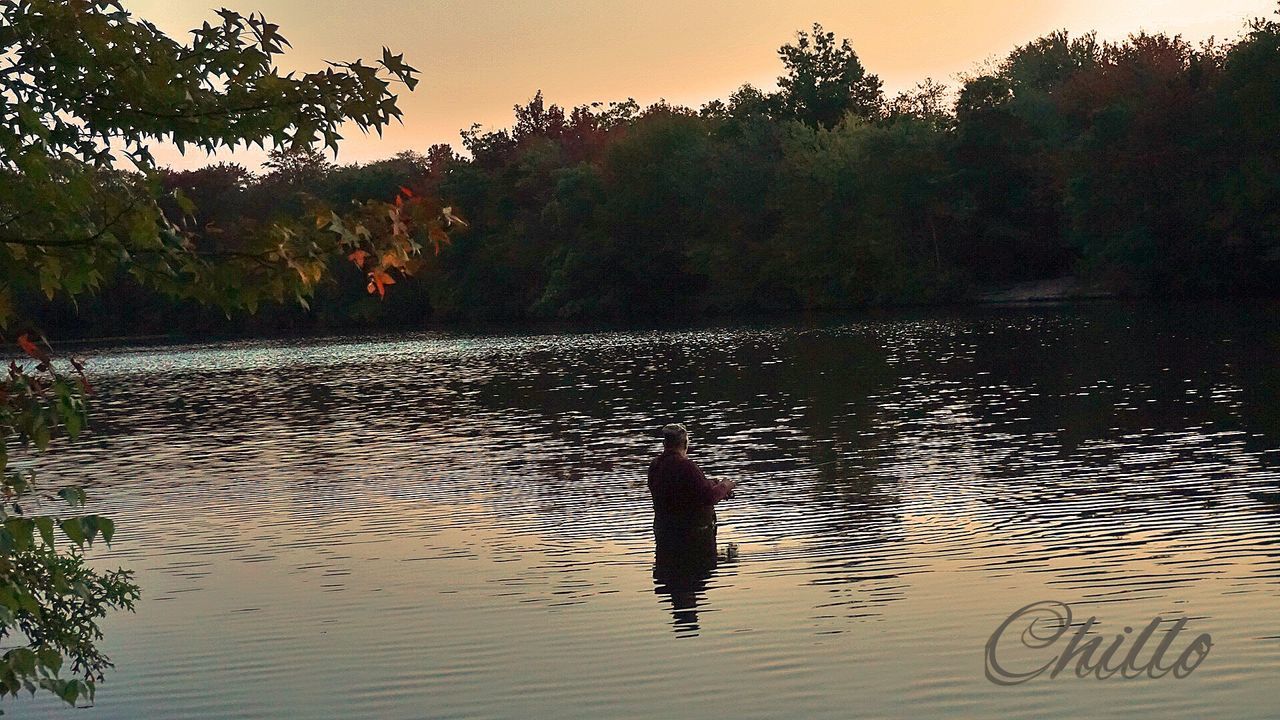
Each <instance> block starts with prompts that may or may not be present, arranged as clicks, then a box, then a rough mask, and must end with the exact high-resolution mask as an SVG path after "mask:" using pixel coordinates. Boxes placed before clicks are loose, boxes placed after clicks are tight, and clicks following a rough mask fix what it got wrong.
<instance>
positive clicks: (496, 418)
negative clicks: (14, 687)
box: [4, 304, 1280, 719]
mask: <svg viewBox="0 0 1280 720" xmlns="http://www.w3.org/2000/svg"><path fill="white" fill-rule="evenodd" d="M90 371H91V374H92V377H93V378H94V380H95V382H96V384H97V385H98V390H99V397H98V399H97V401H96V404H95V407H94V408H93V412H94V413H95V415H94V426H93V433H92V434H91V435H90V436H89V437H87V438H85V439H82V441H81V442H78V443H76V444H73V445H64V446H61V449H59V450H56V451H55V452H53V453H51V454H49V455H48V456H47V457H43V458H38V459H36V460H34V461H28V464H32V462H33V464H34V467H36V469H37V470H38V471H39V473H40V476H39V477H40V478H41V480H42V481H43V483H45V485H46V486H58V485H60V484H64V483H82V484H84V485H86V486H87V488H88V490H89V492H90V495H91V498H92V499H91V502H90V506H89V507H90V511H93V512H101V513H104V514H109V515H111V516H112V517H113V518H114V519H115V520H116V523H117V527H118V532H117V535H116V539H115V542H114V545H113V547H112V548H110V549H109V550H108V549H106V548H95V549H94V550H93V551H92V552H91V557H92V560H93V562H94V564H95V565H98V566H102V567H115V566H120V565H123V566H125V567H129V568H133V569H134V570H136V571H137V575H138V582H139V584H140V585H141V586H142V588H143V599H142V601H141V602H140V603H139V605H138V608H137V613H136V614H134V615H129V614H117V615H113V616H111V617H110V618H109V619H108V621H107V622H106V623H105V626H104V629H105V632H106V639H105V640H104V643H103V644H104V647H105V648H106V650H107V652H108V653H109V654H110V655H111V656H112V659H113V660H114V661H115V662H116V663H117V668H116V669H115V670H114V671H112V672H111V673H110V674H109V675H108V678H107V681H106V682H105V683H104V684H103V685H102V686H101V688H100V689H99V692H98V697H97V703H96V707H95V708H94V709H92V710H87V711H76V710H71V709H69V708H68V709H62V708H60V707H59V706H58V705H56V704H54V703H50V702H47V701H43V700H39V701H35V702H32V701H29V700H20V701H17V702H6V703H5V704H4V707H5V708H6V709H7V710H9V711H11V712H13V713H14V714H15V716H18V717H22V716H28V715H36V716H42V717H43V716H46V715H47V716H53V717H77V718H101V719H105V718H130V719H132V718H144V717H145V718H178V717H182V718H198V717H199V718H276V717H293V718H311V717H342V718H425V717H431V718H435V717H439V718H458V717H475V718H485V717H494V718H547V717H557V718H598V717H663V718H667V717H682V718H771V717H779V716H784V715H785V716H790V717H796V718H850V717H860V718H908V717H910V718H914V717H942V718H986V717H1001V718H1086V717H1088V718H1128V717H1135V716H1146V717H1160V718H1206V717H1215V718H1270V717H1274V716H1275V709H1274V708H1275V704H1276V697H1277V692H1280V674H1278V673H1277V672H1276V671H1277V669H1278V668H1280V665H1278V662H1280V627H1277V618H1280V506H1277V505H1273V504H1270V503H1268V502H1265V501H1264V500H1260V499H1256V498H1255V497H1253V496H1251V494H1250V493H1253V492H1257V491H1267V490H1278V489H1280V472H1277V466H1278V465H1280V311H1278V310H1277V309H1276V308H1274V307H1263V308H1240V307H1232V306H1216V305H1186V306H1172V307H1156V306H1126V305H1112V304H1107V305H1096V306H1084V307H1061V308H1036V309H998V308H991V309H985V310H955V311H946V310H935V311H927V312H926V311H921V312H919V313H899V314H887V315H876V316H867V317H863V318H859V319H856V320H847V321H832V320H812V321H795V322H791V323H782V324H777V325H755V326H749V327H711V328H700V329H691V330H680V331H652V332H604V333H594V334H592V333H566V334H537V335H510V336H463V335H456V336H455V335H448V334H425V335H420V336H397V337H380V338H328V339H313V340H307V341H281V342H237V343H230V344H220V345H200V346H181V347H173V346H163V347H146V348H118V349H103V350H95V351H93V352H92V353H91V356H90ZM672 421H681V422H684V423H686V424H687V425H688V427H689V429H690V432H691V434H692V448H691V457H692V458H693V459H694V460H695V461H697V462H698V463H699V464H700V465H701V466H702V467H703V468H704V469H705V470H706V471H707V474H708V475H709V476H711V477H713V478H734V479H737V480H739V481H740V482H741V486H740V487H739V489H738V490H737V492H736V496H735V497H734V498H732V499H730V500H727V501H725V503H724V504H723V505H722V506H721V508H720V510H719V518H720V528H719V533H718V538H717V541H718V544H719V553H718V556H717V557H713V558H711V559H710V561H709V562H706V563H703V564H700V565H697V566H696V567H686V566H683V565H682V566H679V567H664V566H662V565H659V566H657V567H655V548H654V541H653V535H652V528H651V521H652V516H651V513H650V510H649V504H648V503H649V500H648V495H647V489H646V487H645V470H646V467H647V464H648V462H649V460H650V458H651V457H652V456H653V455H654V454H655V453H656V452H657V449H658V446H659V442H658V439H657V430H658V428H659V427H660V426H661V425H662V424H664V423H666V422H672ZM730 544H732V545H733V548H730V547H729V546H730ZM1046 600H1054V601H1059V602H1063V603H1068V604H1069V605H1070V607H1071V609H1072V610H1073V612H1074V613H1075V616H1076V617H1075V619H1076V621H1077V622H1081V621H1083V620H1084V619H1086V618H1087V617H1089V616H1096V617H1097V619H1098V623H1099V624H1098V625H1097V628H1096V632H1097V633H1098V634H1099V635H1101V636H1103V637H1106V638H1108V639H1109V638H1111V637H1112V636H1114V635H1115V634H1117V633H1120V632H1121V631H1122V630H1121V628H1123V627H1124V626H1132V627H1133V628H1135V629H1136V628H1141V627H1144V626H1146V625H1147V623H1148V622H1150V621H1151V620H1152V619H1153V618H1154V617H1156V616H1160V617H1162V618H1164V619H1165V621H1166V622H1165V626H1168V625H1170V624H1171V623H1173V622H1176V621H1177V620H1179V619H1181V620H1186V630H1185V631H1184V632H1183V635H1182V636H1180V637H1179V639H1178V641H1177V643H1176V649H1175V650H1174V651H1172V652H1171V656H1172V655H1174V654H1176V651H1177V649H1180V648H1181V647H1183V646H1185V645H1187V644H1188V643H1190V641H1191V639H1192V638H1193V637H1195V636H1196V635H1197V634H1199V633H1209V634H1211V636H1212V642H1213V646H1212V651H1211V652H1210V654H1209V655H1208V656H1207V657H1206V658H1205V659H1204V661H1203V663H1202V664H1201V665H1200V667H1198V668H1197V669H1196V670H1195V672H1194V673H1193V674H1192V675H1190V676H1189V677H1187V678H1186V679H1181V680H1178V679H1174V678H1173V677H1171V676H1170V677H1165V678H1161V679H1151V678H1143V679H1137V680H1125V679H1121V678H1119V677H1114V678H1111V679H1109V680H1106V681H1099V680H1097V679H1094V678H1086V679H1080V678H1077V677H1075V676H1074V675H1072V674H1070V673H1065V674H1063V675H1061V676H1059V677H1057V678H1054V679H1050V678H1048V677H1047V676H1046V677H1039V678H1036V679H1034V680H1032V681H1030V682H1027V683H1025V684H1022V685H1016V686H1011V687H1002V686H997V685H995V684H993V683H991V682H989V681H988V680H987V678H986V677H985V675H984V648H985V646H986V644H987V642H988V639H989V638H990V637H991V636H992V634H993V632H994V631H995V630H996V628H997V627H998V626H999V625H1000V623H1002V622H1003V621H1004V620H1005V619H1006V618H1007V617H1008V616H1009V615H1010V614H1012V613H1013V612H1014V611H1016V610H1018V609H1019V608H1021V607H1023V606H1025V605H1027V604H1029V603H1033V602H1037V601H1046ZM1108 641H1109V640H1108ZM1064 642H1065V641H1064ZM1059 649H1061V648H1060V647H1059ZM1055 652H1056V651H1055ZM1052 654H1053V653H1052V652H1051V653H1049V654H1045V655H1042V656H1041V657H1043V658H1045V659H1047V658H1049V657H1051V656H1052ZM1170 659H1172V657H1170Z"/></svg>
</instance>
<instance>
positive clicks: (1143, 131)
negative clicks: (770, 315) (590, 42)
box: [28, 19, 1280, 335]
mask: <svg viewBox="0 0 1280 720" xmlns="http://www.w3.org/2000/svg"><path fill="white" fill-rule="evenodd" d="M779 57H780V59H781V61H782V66H783V74H782V76H781V77H780V78H779V81H778V88H777V90H776V91H772V92H765V91H762V90H760V89H757V88H754V87H752V86H750V85H744V86H743V87H741V88H740V89H738V90H737V91H736V92H734V93H733V94H732V95H731V96H730V97H729V98H728V99H726V100H714V101H711V102H708V103H706V104H705V105H703V106H702V107H700V108H697V109H693V108H687V107H680V106H675V105H671V104H667V103H664V102H660V103H657V104H654V105H651V106H649V107H644V108H642V107H640V106H639V105H638V104H637V103H636V102H634V101H631V100H627V101H623V102H614V103H609V104H602V103H596V104H591V105H584V106H579V107H574V108H572V109H566V108H562V107H560V106H557V105H555V104H551V103H549V102H547V101H546V100H545V99H544V98H543V96H542V94H541V92H539V93H538V94H537V95H535V96H534V97H533V98H532V99H531V100H530V101H528V102H527V103H525V104H522V105H518V106H516V107H515V117H514V122H513V124H512V126H511V127H509V128H505V129H500V130H492V131H486V130H483V129H481V128H480V127H478V126H473V127H472V128H471V129H469V130H466V131H464V132H463V133H462V137H461V145H462V150H464V151H465V153H459V152H457V151H456V150H455V149H454V148H452V147H450V146H447V145H436V146H433V147H431V148H430V149H428V150H427V151H426V152H425V153H416V152H405V153H401V154H399V155H396V156H395V157H392V158H390V159H387V160H383V161H379V162H372V163H367V164H358V165H343V166H339V165H336V164H334V163H333V162H331V161H330V160H329V159H328V157H327V156H326V155H324V154H322V153H321V152H320V151H319V150H316V149H312V148H305V147H302V148H293V149H290V150H277V151H273V152H272V154H271V158H270V160H269V162H268V163H267V164H266V166H265V167H264V168H263V171H262V172H260V173H253V172H250V171H249V170H247V169H246V168H244V167H242V166H240V165H235V164H227V163H220V164H216V165H210V166H208V167H204V168H201V169H198V170H189V171H169V172H167V173H166V174H165V175H164V185H165V188H166V189H167V190H168V191H169V192H170V193H171V194H174V193H176V195H175V197H178V198H186V199H189V201H190V202H191V203H192V204H193V205H194V208H196V210H195V212H194V216H193V217H190V218H188V221H189V222H191V223H193V224H194V227H195V229H196V232H199V233H203V234H214V235H216V236H217V237H218V238H219V242H221V243H223V244H227V243H230V244H231V245H234V243H235V239H236V238H237V237H238V236H240V235H245V236H251V235H254V234H255V233H257V232H258V231H259V230H260V229H261V228H263V227H267V226H270V225H272V224H273V223H277V222H279V221H280V218H281V217H300V216H306V213H307V208H308V207H309V205H310V203H312V202H315V201H317V200H318V201H322V202H324V203H327V204H328V205H330V206H334V207H341V206H345V205H350V204H352V203H363V202H366V201H375V200H376V201H388V200H391V199H393V198H395V197H398V196H402V195H404V196H406V197H410V196H411V197H420V198H430V199H431V201H432V203H433V205H434V206H440V207H452V208H455V211H456V212H457V213H458V214H459V215H461V216H462V217H463V218H465V219H466V221H467V227H465V228H462V229H461V230H460V231H459V232H457V233H454V234H452V237H450V238H445V241H444V242H440V243H436V244H434V245H432V246H430V247H428V248H427V252H425V253H424V254H423V256H422V257H421V259H420V260H419V261H416V262H415V266H414V267H413V268H410V269H411V270H412V271H413V272H412V273H411V274H404V273H400V272H398V270H397V271H394V272H391V273H390V275H389V279H391V281H392V282H395V283H396V287H395V290H394V292H389V293H387V294H386V296H385V298H383V297H381V296H380V295H379V294H377V293H375V294H372V295H371V294H369V293H367V292H365V283H364V282H363V281H362V277H361V275H362V271H361V270H360V269H359V268H358V267H356V266H355V265H351V266H342V267H334V268H331V270H332V271H333V272H332V275H333V279H334V281H333V282H331V283H329V284H326V285H324V286H322V287H320V288H319V289H318V290H317V291H316V294H315V297H314V298H313V299H311V302H310V309H309V310H302V309H300V308H298V307H297V306H296V305H295V304H292V303H281V304H274V303H268V304H267V305H265V306H264V307H263V308H261V309H260V310H259V312H258V313H257V314H256V315H255V316H252V317H250V316H247V315H233V316H231V317H230V318H228V317H227V316H225V315H223V314H221V313H220V312H218V311H213V310H206V309H202V308H200V307H197V306H195V305H193V304H191V303H189V302H183V301H174V300H170V299H167V298H164V297H162V296H160V295H158V294H157V293H156V292H155V291H153V290H149V289H146V288H144V287H143V286H142V285H141V284H139V283H137V282H135V281H133V280H131V279H130V278H128V277H121V278H119V279H118V282H115V283H113V284H109V287H107V288H106V289H104V290H103V291H102V292H100V293H99V294H97V295H96V296H94V297H90V298H85V297H81V298H79V300H78V306H76V307H74V308H73V307H71V306H70V305H69V304H62V305H58V304H56V303H55V304H54V305H52V306H50V305H48V304H47V303H43V302H40V303H35V302H32V303H31V305H32V309H31V311H30V312H29V313H28V314H29V315H32V316H35V317H37V318H39V319H40V320H41V321H42V322H43V324H44V326H46V327H51V328H57V329H61V331H62V334H64V335H65V334H68V333H81V334H90V333H91V334H97V335H110V334H138V333H145V332H155V331H171V330H174V329H180V330H184V331H187V332H192V333H200V332H206V331H211V332H239V331H279V330H285V329H299V330H315V329H341V328H350V327H405V326H409V327H413V326H422V325H424V324H427V323H431V322H444V321H455V320H470V321H526V320H535V319H564V320H584V321H597V320H603V321H644V320H646V319H671V318H681V317H690V316H698V315H708V314H746V313H760V312H771V311H791V310H839V309H850V308H861V307H867V306H878V305H892V304H917V303H944V302H963V301H966V300H971V299H974V298H975V297H978V296H979V295H981V294H982V293H984V292H987V291H989V290H991V289H993V288H999V287H1003V286H1007V285H1010V284H1014V283H1021V282H1029V281H1037V280H1045V279H1051V278H1059V277H1063V276H1074V277H1076V278H1078V279H1079V282H1080V283H1081V284H1082V285H1083V286H1087V287H1090V288H1094V289H1096V290H1098V291H1101V292H1105V293H1109V294H1116V295H1120V296H1156V297H1178V298H1183V297H1224V296H1252V297H1258V296H1275V295H1276V294H1277V292H1278V291H1280V283H1277V282H1276V280H1275V277H1276V274H1277V271H1278V270H1280V22H1277V21H1276V20H1274V19H1258V20H1255V21H1253V22H1252V23H1251V24H1249V25H1248V26H1247V27H1246V29H1245V30H1244V32H1243V33H1242V34H1241V35H1240V36H1239V37H1238V38H1236V39H1234V40H1233V41H1231V42H1214V41H1208V42H1204V43H1201V44H1199V45H1196V44H1192V43H1191V42H1189V41H1187V40H1185V39H1183V38H1181V37H1170V36H1168V35H1163V34H1145V33H1144V34H1137V35H1132V36H1130V37H1129V38H1128V39H1126V40H1124V41H1121V42H1114V43H1112V42H1103V41H1100V40H1099V39H1098V38H1097V37H1096V36H1095V35H1093V34H1086V35H1081V36H1071V35H1069V34H1068V33H1066V32H1054V33H1051V34H1048V35H1046V36H1044V37H1040V38H1038V39H1035V40H1033V41H1031V42H1029V43H1027V44H1025V45H1021V46H1019V47H1016V48H1015V49H1014V50H1013V51H1011V52H1010V53H1009V54H1008V55H1007V56H1006V57H1005V58H1004V59H1003V60H1001V61H999V62H998V63H995V64H994V65H993V66H991V67H989V68H987V69H985V70H983V71H979V72H974V73H973V74H972V75H971V76H969V77H966V78H964V79H963V81H962V82H961V83H960V84H959V85H958V87H954V88H950V87H946V86H943V85H940V84H937V83H934V82H932V81H926V82H924V83H921V84H920V85H919V86H917V87H916V88H915V89H913V90H912V91H910V92H904V93H900V94H898V95H896V96H893V97H890V96H887V95H886V94H885V92H884V90H883V87H882V83H881V81H880V80H879V78H877V77H876V76H875V75H874V74H871V73H870V72H868V71H867V69H866V68H864V66H863V64H862V63H861V61H860V60H859V58H858V55H857V54H856V52H855V51H854V50H853V48H852V47H851V46H850V44H849V42H848V41H847V40H845V41H841V40H838V39H837V38H836V37H835V35H834V34H833V33H830V32H827V31H825V30H824V29H823V28H822V27H821V26H820V25H814V26H813V28H812V30H810V31H803V32H800V33H798V34H797V36H796V38H795V40H794V41H793V42H791V43H788V44H787V45H785V46H784V47H782V48H781V49H780V50H779ZM406 193H407V195H405V194H406ZM169 205H170V207H167V208H166V211H167V212H169V213H172V214H173V215H174V217H177V216H179V215H181V214H182V209H181V208H180V207H179V206H178V202H177V200H171V201H169ZM346 275H350V276H351V277H346ZM36 305H43V306H44V307H35V306H36Z"/></svg>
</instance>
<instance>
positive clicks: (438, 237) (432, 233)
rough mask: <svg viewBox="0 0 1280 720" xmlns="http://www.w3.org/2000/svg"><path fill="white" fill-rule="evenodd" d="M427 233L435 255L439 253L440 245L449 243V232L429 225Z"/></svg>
mask: <svg viewBox="0 0 1280 720" xmlns="http://www.w3.org/2000/svg"><path fill="white" fill-rule="evenodd" d="M427 235H428V237H430V238H431V245H432V246H433V247H434V248H435V251H436V254H437V255H439V254H440V247H441V246H443V245H448V244H449V234H448V233H446V232H445V231H444V230H441V229H440V228H438V227H436V226H434V225H432V226H431V229H430V230H429V231H428V232H427Z"/></svg>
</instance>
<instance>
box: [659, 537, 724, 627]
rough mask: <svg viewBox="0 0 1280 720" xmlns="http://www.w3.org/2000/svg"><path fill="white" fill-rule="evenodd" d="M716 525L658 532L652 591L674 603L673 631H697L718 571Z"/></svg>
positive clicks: (672, 608)
mask: <svg viewBox="0 0 1280 720" xmlns="http://www.w3.org/2000/svg"><path fill="white" fill-rule="evenodd" d="M717 560H718V558H717V556H716V530H715V527H714V526H712V527H711V528H706V529H692V530H686V531H680V530H667V531H666V532H659V533H658V542H657V547H656V548H655V552H654V556H653V581H654V585H653V592H654V594H656V595H657V596H658V597H660V598H665V599H666V600H667V602H669V603H671V617H672V623H671V624H672V625H673V626H674V630H675V631H676V633H677V634H679V635H689V634H695V635H696V634H697V632H698V606H699V604H700V603H701V601H703V600H704V599H705V598H704V593H706V591H707V581H708V580H709V579H710V578H711V575H712V574H713V573H714V572H715V570H716V562H717Z"/></svg>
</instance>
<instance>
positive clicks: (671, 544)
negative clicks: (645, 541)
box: [649, 425, 735, 635]
mask: <svg viewBox="0 0 1280 720" xmlns="http://www.w3.org/2000/svg"><path fill="white" fill-rule="evenodd" d="M734 485H735V483H734V482H733V481H727V482H719V483H713V482H711V481H710V480H708V479H707V476H706V475H703V474H702V471H701V470H699V469H698V466H697V465H694V464H693V461H692V460H690V459H689V433H688V431H687V430H685V429H684V426H683V425H668V426H666V427H664V428H662V454H661V455H659V456H658V457H656V458H654V460H653V462H652V463H651V464H650V465H649V495H650V496H652V497H653V532H654V540H655V541H656V543H655V548H654V551H655V552H654V560H653V580H654V589H653V591H654V592H655V593H657V594H658V596H659V597H665V598H667V600H668V602H670V603H671V614H672V617H673V618H674V619H673V622H672V624H673V625H674V626H675V631H676V633H677V634H679V635H687V634H690V633H692V634H695V635H696V634H697V632H698V605H699V600H700V599H701V598H702V597H703V594H704V593H705V592H706V589H707V578H709V577H711V574H712V573H713V572H715V569H716V564H717V562H718V556H717V552H716V512H715V505H716V503H718V502H720V501H721V500H723V499H725V498H726V497H728V496H729V493H731V492H733V488H734Z"/></svg>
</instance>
